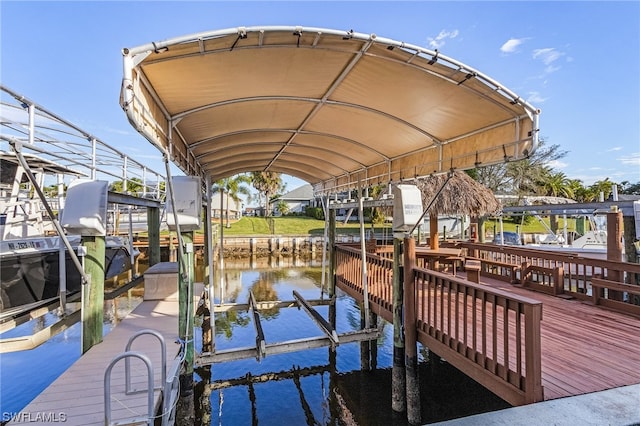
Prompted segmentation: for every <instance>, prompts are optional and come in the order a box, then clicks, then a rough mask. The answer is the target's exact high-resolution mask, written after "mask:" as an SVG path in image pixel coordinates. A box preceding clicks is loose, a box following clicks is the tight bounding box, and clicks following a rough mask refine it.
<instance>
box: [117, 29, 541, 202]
mask: <svg viewBox="0 0 640 426" xmlns="http://www.w3.org/2000/svg"><path fill="white" fill-rule="evenodd" d="M123 54H124V77H123V83H122V92H121V105H122V107H123V108H124V110H125V111H126V113H127V116H128V118H129V120H130V122H131V123H132V125H133V126H134V127H135V128H136V129H137V130H138V131H139V132H141V133H142V134H143V135H144V136H145V137H146V138H147V139H148V140H149V141H150V142H152V143H153V144H155V145H156V146H157V147H158V148H159V149H160V150H162V151H163V152H165V153H166V154H167V155H169V157H170V158H171V159H172V161H174V162H175V163H176V164H177V165H178V166H179V167H180V168H181V169H182V170H183V171H184V172H185V173H186V174H189V175H198V176H202V177H204V176H206V175H209V176H211V178H212V180H214V181H215V180H218V179H220V178H224V177H228V176H231V175H234V174H237V173H240V172H247V171H273V172H280V173H285V174H289V175H292V176H296V177H298V178H301V179H303V180H306V181H308V182H309V183H311V184H312V185H314V190H315V192H316V193H317V194H321V193H331V192H338V191H341V190H344V189H350V188H354V187H356V186H358V185H363V186H369V185H373V184H377V183H389V182H397V181H400V180H402V179H407V178H414V177H420V176H426V175H431V174H438V173H443V172H447V171H449V170H451V169H458V170H464V169H469V168H473V167H476V166H482V165H489V164H495V163H498V162H503V161H512V160H517V159H521V158H523V157H526V156H527V155H529V154H530V153H532V152H533V150H535V148H536V145H537V138H538V115H539V111H538V110H537V109H535V108H534V107H532V106H531V105H529V104H528V103H527V102H525V101H523V100H522V99H520V98H519V97H518V96H517V95H516V94H514V93H512V92H511V91H509V90H508V89H506V88H504V87H502V86H501V85H500V84H498V83H497V82H495V81H493V80H491V79H490V78H489V77H487V76H484V75H483V74H481V73H480V72H478V71H476V70H474V69H472V68H470V67H468V66H466V65H464V64H462V63H459V62H457V61H455V60H453V59H451V58H447V57H445V56H443V55H440V54H439V53H438V52H436V51H430V50H427V49H423V48H421V47H418V46H413V45H409V44H406V43H402V42H398V41H394V40H390V39H385V38H381V37H377V36H376V35H374V34H359V33H354V32H352V31H336V30H328V29H321V28H302V27H251V28H249V27H247V28H233V29H226V30H219V31H212V32H207V33H200V34H194V35H190V36H185V37H179V38H175V39H172V40H167V41H162V42H156V43H150V44H147V45H143V46H139V47H137V48H132V49H124V50H123Z"/></svg>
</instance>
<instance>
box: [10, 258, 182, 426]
mask: <svg viewBox="0 0 640 426" xmlns="http://www.w3.org/2000/svg"><path fill="white" fill-rule="evenodd" d="M158 265H159V266H161V267H162V266H163V265H166V264H158ZM176 275H177V273H176ZM176 279H177V278H176ZM150 287H152V291H153V293H154V294H152V295H145V300H143V301H142V302H141V303H140V304H139V305H138V306H137V307H136V308H135V309H134V310H133V311H132V312H131V313H130V314H129V315H127V316H126V317H125V318H124V319H123V320H122V321H121V322H120V323H119V324H118V325H117V326H116V327H115V328H114V329H113V330H111V331H110V332H109V333H108V334H106V335H105V336H104V340H103V341H102V343H99V344H97V345H95V346H93V347H92V348H91V349H89V350H88V351H87V352H86V353H85V354H83V355H82V356H81V357H80V358H79V359H78V360H77V361H76V362H75V363H74V364H73V365H72V366H71V367H69V369H67V370H66V371H65V372H64V373H63V374H62V375H61V376H60V377H58V379H56V380H55V381H54V382H53V383H51V385H49V386H48V387H47V388H46V389H45V390H44V391H43V392H42V393H41V394H40V395H38V396H37V397H36V398H35V399H34V400H33V401H31V402H30V403H29V404H28V405H27V406H26V407H25V408H24V409H23V410H22V411H21V412H20V413H15V415H14V417H13V420H12V421H11V422H9V424H10V425H13V424H22V423H29V424H33V425H39V424H41V425H45V424H51V423H55V422H61V423H64V424H67V425H82V426H87V425H105V424H107V422H106V417H105V409H104V407H105V389H107V386H106V385H105V371H106V370H107V368H108V367H109V365H110V363H111V362H112V361H113V360H114V359H115V358H116V357H118V356H119V355H121V354H123V353H124V352H125V350H126V347H127V345H128V343H129V342H130V339H131V338H132V337H133V336H135V335H137V334H140V332H144V331H145V330H146V331H150V330H152V331H153V332H154V333H157V334H158V335H159V336H161V337H162V338H163V339H164V342H165V345H166V346H165V351H164V352H165V353H164V354H162V351H161V350H160V348H161V345H160V339H159V338H158V336H157V335H153V334H146V333H145V334H142V335H140V336H139V337H138V338H136V339H135V340H134V341H133V342H132V343H131V347H130V350H131V351H135V352H139V353H142V354H144V355H145V356H146V357H148V359H149V361H150V363H151V366H152V367H153V376H154V377H153V383H154V386H153V387H154V388H155V391H154V392H153V413H154V416H155V415H157V414H156V413H159V412H162V411H161V410H162V406H161V404H162V393H161V390H160V389H161V388H163V387H164V386H163V385H164V383H163V382H166V381H167V379H168V380H171V379H172V377H171V376H170V375H171V374H173V373H172V372H170V371H169V370H170V369H171V367H172V366H173V364H174V362H173V361H174V359H175V358H176V356H177V355H178V353H179V351H180V346H179V345H178V344H177V343H176V341H177V337H178V312H179V307H178V298H177V294H173V295H169V296H168V297H167V295H166V294H162V291H158V288H157V286H150ZM147 293H148V292H147ZM158 295H160V296H162V297H160V296H158ZM163 358H165V359H166V366H165V372H164V374H163V373H162V371H161V368H160V366H161V365H162V359H163ZM130 362H131V376H130V382H129V383H131V385H132V388H130V390H131V391H133V392H129V394H127V392H126V389H125V364H126V360H124V359H123V360H121V361H119V362H117V363H116V364H115V366H114V367H113V370H112V373H111V388H110V396H111V397H110V404H111V421H112V422H117V421H118V420H122V419H129V420H130V419H132V418H138V419H144V420H146V418H147V416H148V415H147V410H148V393H147V392H146V391H144V390H145V389H146V388H147V370H146V368H145V366H144V364H143V363H142V362H141V361H140V360H139V359H132V360H131V361H130ZM165 376H166V379H165V380H163V379H164V377H165Z"/></svg>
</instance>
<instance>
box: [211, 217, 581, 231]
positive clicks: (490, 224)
mask: <svg viewBox="0 0 640 426" xmlns="http://www.w3.org/2000/svg"><path fill="white" fill-rule="evenodd" d="M544 220H545V222H546V223H547V225H548V224H549V220H548V218H545V219H544ZM215 223H216V224H218V223H219V222H215ZM567 225H568V227H567V229H568V231H574V230H575V229H576V224H575V220H574V219H568V222H567ZM494 226H495V227H496V230H498V229H500V223H499V221H497V220H495V221H493V220H488V221H486V223H485V230H486V231H487V232H493V228H494ZM516 226H518V227H519V230H520V233H546V231H545V228H544V226H543V225H542V224H541V223H540V222H539V221H538V220H532V221H530V223H528V224H524V225H520V224H519V222H511V221H506V220H505V221H504V222H503V229H504V230H505V231H515V230H516ZM365 227H366V229H367V230H370V229H371V224H370V223H365ZM563 227H564V221H563V220H562V218H561V217H559V218H558V230H562V229H563ZM336 228H337V232H338V233H340V234H357V233H358V232H359V225H358V222H357V221H354V222H349V223H348V224H346V225H343V224H342V223H341V222H338V223H337V224H336ZM390 228H391V225H390V224H387V225H386V227H382V226H376V227H375V232H383V230H385V229H386V231H389V229H390ZM323 233H324V221H322V220H316V219H312V218H310V217H297V216H286V217H272V218H264V217H253V216H252V217H248V216H247V217H243V218H242V219H240V220H239V221H237V222H232V223H231V227H229V228H226V227H225V228H224V235H225V236H250V235H323Z"/></svg>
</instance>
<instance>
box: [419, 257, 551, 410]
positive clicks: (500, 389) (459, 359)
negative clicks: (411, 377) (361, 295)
mask: <svg viewBox="0 0 640 426" xmlns="http://www.w3.org/2000/svg"><path fill="white" fill-rule="evenodd" d="M414 272H415V277H416V278H415V280H416V289H417V296H416V297H417V300H416V302H417V312H418V315H417V318H418V336H419V340H420V342H421V343H423V344H424V345H425V346H427V347H428V348H429V350H432V351H434V352H435V353H437V354H438V355H440V356H442V357H444V358H446V359H447V361H448V362H449V363H451V364H453V365H454V366H456V367H457V368H458V369H460V370H461V371H463V372H465V373H466V374H467V375H469V376H470V377H472V378H473V379H475V380H476V381H478V382H479V383H481V384H483V385H484V386H485V387H487V388H488V389H490V390H491V391H493V392H494V393H496V394H497V395H499V396H500V397H502V398H503V399H505V400H507V401H508V402H510V403H511V404H513V405H522V404H527V403H532V402H537V401H542V399H543V395H542V384H541V375H542V372H541V362H540V351H541V346H540V321H541V318H542V303H541V302H539V301H537V300H533V299H528V298H523V297H520V296H516V295H513V294H510V293H507V292H504V291H501V290H497V289H491V288H489V287H486V286H483V285H480V284H475V283H472V282H469V281H466V280H461V279H457V278H454V277H452V276H451V275H448V274H442V273H439V272H435V271H431V270H427V269H418V268H416V269H415V270H414Z"/></svg>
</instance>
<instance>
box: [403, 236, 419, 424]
mask: <svg viewBox="0 0 640 426" xmlns="http://www.w3.org/2000/svg"><path fill="white" fill-rule="evenodd" d="M415 264H416V241H415V240H414V239H413V238H412V237H411V236H410V235H409V236H407V237H405V238H404V335H405V342H406V344H405V368H406V370H407V420H408V422H409V423H410V424H412V425H417V424H420V381H419V380H418V348H417V337H418V336H417V335H418V331H417V330H416V323H417V321H416V288H415V274H414V271H413V269H414V267H415Z"/></svg>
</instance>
